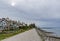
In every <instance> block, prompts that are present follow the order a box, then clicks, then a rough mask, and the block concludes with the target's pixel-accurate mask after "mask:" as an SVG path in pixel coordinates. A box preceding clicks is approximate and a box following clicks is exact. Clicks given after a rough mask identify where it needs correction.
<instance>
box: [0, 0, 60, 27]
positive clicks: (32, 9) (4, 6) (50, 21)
mask: <svg viewBox="0 0 60 41" xmlns="http://www.w3.org/2000/svg"><path fill="white" fill-rule="evenodd" d="M0 2H1V5H0V16H1V17H3V16H4V17H6V16H9V17H13V18H14V19H15V18H16V19H17V18H18V20H22V21H26V22H27V21H28V23H30V22H34V23H36V24H38V25H40V26H41V27H43V26H56V27H57V26H59V25H58V24H60V21H59V20H60V1H59V0H2V1H1V0H0ZM12 2H15V3H16V5H15V6H14V7H12V6H11V5H10V4H11V3H12ZM4 13H5V15H4Z"/></svg>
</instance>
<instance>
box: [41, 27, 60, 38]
mask: <svg viewBox="0 0 60 41" xmlns="http://www.w3.org/2000/svg"><path fill="white" fill-rule="evenodd" d="M42 30H46V31H48V32H54V34H55V35H56V36H57V37H60V27H42Z"/></svg>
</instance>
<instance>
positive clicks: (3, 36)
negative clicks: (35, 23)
mask: <svg viewBox="0 0 60 41" xmlns="http://www.w3.org/2000/svg"><path fill="white" fill-rule="evenodd" d="M30 29H33V28H30ZM30 29H20V30H15V31H14V32H11V33H0V41H1V40H3V39H6V38H9V37H11V36H14V35H16V34H19V33H22V32H25V31H27V30H30ZM8 32H9V31H8Z"/></svg>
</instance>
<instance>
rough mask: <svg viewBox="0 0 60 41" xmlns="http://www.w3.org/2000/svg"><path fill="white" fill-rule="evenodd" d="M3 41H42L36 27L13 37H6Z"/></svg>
mask: <svg viewBox="0 0 60 41" xmlns="http://www.w3.org/2000/svg"><path fill="white" fill-rule="evenodd" d="M2 41H41V38H40V36H39V35H38V34H37V32H36V30H35V29H32V30H29V31H26V32H24V33H20V34H18V35H15V36H13V37H10V38H7V39H4V40H2Z"/></svg>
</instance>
